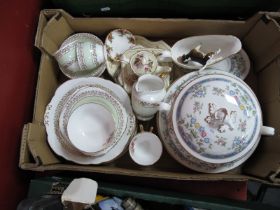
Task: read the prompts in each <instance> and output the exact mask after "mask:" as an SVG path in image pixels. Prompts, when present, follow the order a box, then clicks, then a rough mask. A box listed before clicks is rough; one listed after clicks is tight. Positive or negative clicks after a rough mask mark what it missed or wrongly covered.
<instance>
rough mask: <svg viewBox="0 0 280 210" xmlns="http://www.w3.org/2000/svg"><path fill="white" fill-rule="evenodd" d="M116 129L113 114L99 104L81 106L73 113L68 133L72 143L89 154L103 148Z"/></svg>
mask: <svg viewBox="0 0 280 210" xmlns="http://www.w3.org/2000/svg"><path fill="white" fill-rule="evenodd" d="M114 130H115V123H114V119H113V116H112V114H111V113H110V112H109V111H108V110H107V109H106V108H104V107H103V106H101V105H99V104H94V103H89V104H83V105H81V106H79V107H78V108H77V109H75V110H74V111H73V113H72V114H71V116H70V118H69V120H68V124H67V134H68V137H69V140H70V142H71V144H72V145H73V146H74V147H75V148H76V149H77V150H79V151H80V152H82V153H84V154H86V155H88V154H91V153H96V152H98V151H100V150H101V149H103V147H104V145H105V144H106V143H107V142H108V140H109V139H110V138H111V136H112V135H113V133H114Z"/></svg>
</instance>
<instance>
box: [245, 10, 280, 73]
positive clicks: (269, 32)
mask: <svg viewBox="0 0 280 210" xmlns="http://www.w3.org/2000/svg"><path fill="white" fill-rule="evenodd" d="M275 14H276V13H266V14H264V15H263V17H262V19H260V20H259V21H258V23H257V24H256V25H255V27H254V28H253V29H252V30H251V31H250V33H249V34H248V35H247V36H246V37H245V39H244V41H245V47H246V49H248V53H249V55H250V56H251V58H253V60H254V71H260V70H261V69H263V68H264V67H265V66H266V65H268V64H269V63H270V62H272V60H273V59H275V58H276V57H278V56H279V54H280V32H279V24H278V23H277V21H276V20H275V19H274V18H273V17H275Z"/></svg>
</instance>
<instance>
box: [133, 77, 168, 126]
mask: <svg viewBox="0 0 280 210" xmlns="http://www.w3.org/2000/svg"><path fill="white" fill-rule="evenodd" d="M165 94H166V90H165V88H164V81H163V80H162V79H161V78H160V77H158V76H156V75H151V74H145V75H143V76H141V77H139V78H138V80H137V82H135V83H134V85H133V88H132V93H131V100H132V108H133V110H134V112H135V114H136V117H137V119H139V120H143V121H147V120H150V119H152V118H153V116H154V114H155V113H156V112H157V111H158V110H169V109H170V105H169V104H166V103H163V102H161V101H162V100H163V98H164V96H165Z"/></svg>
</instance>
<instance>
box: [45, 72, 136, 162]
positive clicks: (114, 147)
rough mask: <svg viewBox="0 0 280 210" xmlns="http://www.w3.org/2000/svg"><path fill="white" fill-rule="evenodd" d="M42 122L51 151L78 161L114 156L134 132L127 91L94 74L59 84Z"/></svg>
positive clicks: (105, 158) (125, 144)
mask: <svg viewBox="0 0 280 210" xmlns="http://www.w3.org/2000/svg"><path fill="white" fill-rule="evenodd" d="M44 123H45V126H46V130H47V134H48V143H49V145H50V147H51V148H52V149H53V151H54V152H55V153H56V154H57V155H59V156H62V157H63V158H65V159H67V160H70V161H73V162H76V163H79V164H100V163H105V162H109V161H112V160H114V159H116V158H117V157H118V156H119V155H120V154H121V153H122V152H123V151H124V149H125V148H126V146H127V143H128V142H129V139H130V138H131V136H133V134H134V133H135V117H134V115H133V112H132V108H131V105H130V99H129V96H128V95H127V93H126V92H125V91H124V90H123V89H122V88H121V87H120V86H119V85H117V84H114V83H113V82H111V81H108V80H104V79H101V78H97V77H93V78H80V79H73V80H70V81H67V82H65V83H64V84H62V85H61V86H60V87H59V88H58V89H57V90H56V92H55V95H54V97H53V98H52V100H51V102H50V103H49V105H48V106H47V109H46V113H45V120H44Z"/></svg>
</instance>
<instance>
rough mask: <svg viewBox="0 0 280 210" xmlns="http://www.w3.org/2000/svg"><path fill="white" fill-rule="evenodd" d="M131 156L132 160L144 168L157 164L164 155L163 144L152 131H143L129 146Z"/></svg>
mask: <svg viewBox="0 0 280 210" xmlns="http://www.w3.org/2000/svg"><path fill="white" fill-rule="evenodd" d="M129 154H130V157H131V158H132V160H133V161H134V162H135V163H137V164H139V165H142V166H150V165H153V164H155V163H156V162H157V161H158V160H159V159H160V157H161V155H162V143H161V141H160V139H159V138H158V137H157V136H156V135H155V134H153V133H152V132H151V131H150V132H146V131H144V130H143V128H142V130H141V133H139V134H137V135H136V136H134V138H133V139H132V140H131V142H130V144H129Z"/></svg>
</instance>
